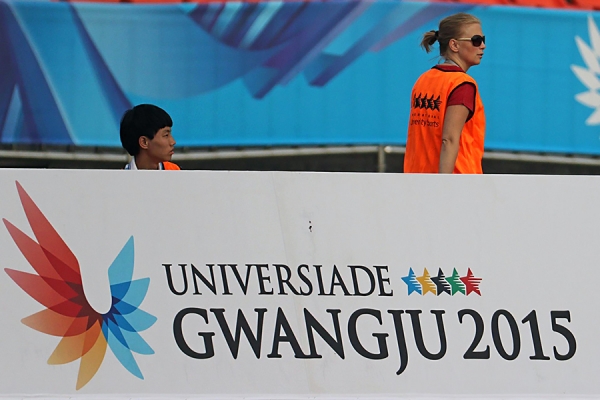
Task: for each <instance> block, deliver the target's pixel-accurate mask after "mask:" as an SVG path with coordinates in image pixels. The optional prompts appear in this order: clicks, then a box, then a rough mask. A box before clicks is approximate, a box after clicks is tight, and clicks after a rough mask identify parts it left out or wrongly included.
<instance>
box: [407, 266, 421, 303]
mask: <svg viewBox="0 0 600 400" xmlns="http://www.w3.org/2000/svg"><path fill="white" fill-rule="evenodd" d="M402 280H403V281H404V283H406V286H408V295H409V296H410V294H411V293H412V292H417V293H419V294H422V292H421V284H420V283H419V281H417V276H416V275H415V273H414V272H413V270H412V268H411V269H410V270H409V271H408V276H403V277H402Z"/></svg>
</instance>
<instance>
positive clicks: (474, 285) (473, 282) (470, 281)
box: [460, 268, 482, 296]
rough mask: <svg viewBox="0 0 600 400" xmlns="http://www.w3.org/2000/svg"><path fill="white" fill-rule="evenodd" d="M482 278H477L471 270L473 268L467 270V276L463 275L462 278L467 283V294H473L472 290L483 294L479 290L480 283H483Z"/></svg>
mask: <svg viewBox="0 0 600 400" xmlns="http://www.w3.org/2000/svg"><path fill="white" fill-rule="evenodd" d="M481 279H482V278H476V277H475V275H473V272H471V268H469V270H468V271H467V276H462V277H461V278H460V280H461V281H462V282H463V283H464V284H465V287H466V288H467V296H468V295H469V294H471V292H475V293H477V294H478V295H480V296H481V292H480V291H479V283H481Z"/></svg>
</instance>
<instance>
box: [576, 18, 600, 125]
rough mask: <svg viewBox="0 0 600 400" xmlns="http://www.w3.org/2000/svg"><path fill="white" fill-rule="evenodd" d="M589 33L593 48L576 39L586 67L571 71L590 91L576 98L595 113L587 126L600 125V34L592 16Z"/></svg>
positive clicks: (589, 20)
mask: <svg viewBox="0 0 600 400" xmlns="http://www.w3.org/2000/svg"><path fill="white" fill-rule="evenodd" d="M588 33H589V37H590V42H591V47H590V46H588V44H587V43H585V42H584V41H583V40H582V39H581V38H580V37H579V36H576V37H575V43H577V48H578V49H579V54H581V57H582V58H583V61H584V62H585V67H580V66H578V65H571V71H573V73H574V74H575V76H576V77H577V78H578V79H579V81H580V82H581V83H583V84H584V85H585V87H586V88H587V89H588V91H587V92H583V93H579V94H577V95H576V96H575V100H577V101H578V102H579V103H580V104H583V105H584V106H586V107H589V108H593V109H594V112H593V113H592V115H590V116H589V117H588V118H587V119H586V120H585V124H586V125H589V126H591V125H600V93H598V89H600V80H599V79H598V75H600V63H599V62H598V59H599V58H600V32H598V27H597V26H596V23H595V22H594V19H593V18H592V17H591V16H588Z"/></svg>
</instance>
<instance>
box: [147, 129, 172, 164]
mask: <svg viewBox="0 0 600 400" xmlns="http://www.w3.org/2000/svg"><path fill="white" fill-rule="evenodd" d="M145 139H146V151H147V153H148V156H149V157H150V158H151V159H152V160H153V161H156V162H162V161H171V157H173V148H174V147H175V139H173V135H172V134H171V127H169V126H165V127H164V128H162V129H159V130H158V132H156V135H154V138H153V139H148V138H146V137H145Z"/></svg>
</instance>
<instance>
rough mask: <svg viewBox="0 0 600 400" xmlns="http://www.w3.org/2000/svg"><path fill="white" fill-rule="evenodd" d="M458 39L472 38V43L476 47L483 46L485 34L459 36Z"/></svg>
mask: <svg viewBox="0 0 600 400" xmlns="http://www.w3.org/2000/svg"><path fill="white" fill-rule="evenodd" d="M456 40H461V41H462V40H464V41H466V40H470V41H471V44H472V45H473V46H475V47H479V46H481V43H485V36H481V35H475V36H473V37H470V38H457V39H456Z"/></svg>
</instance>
